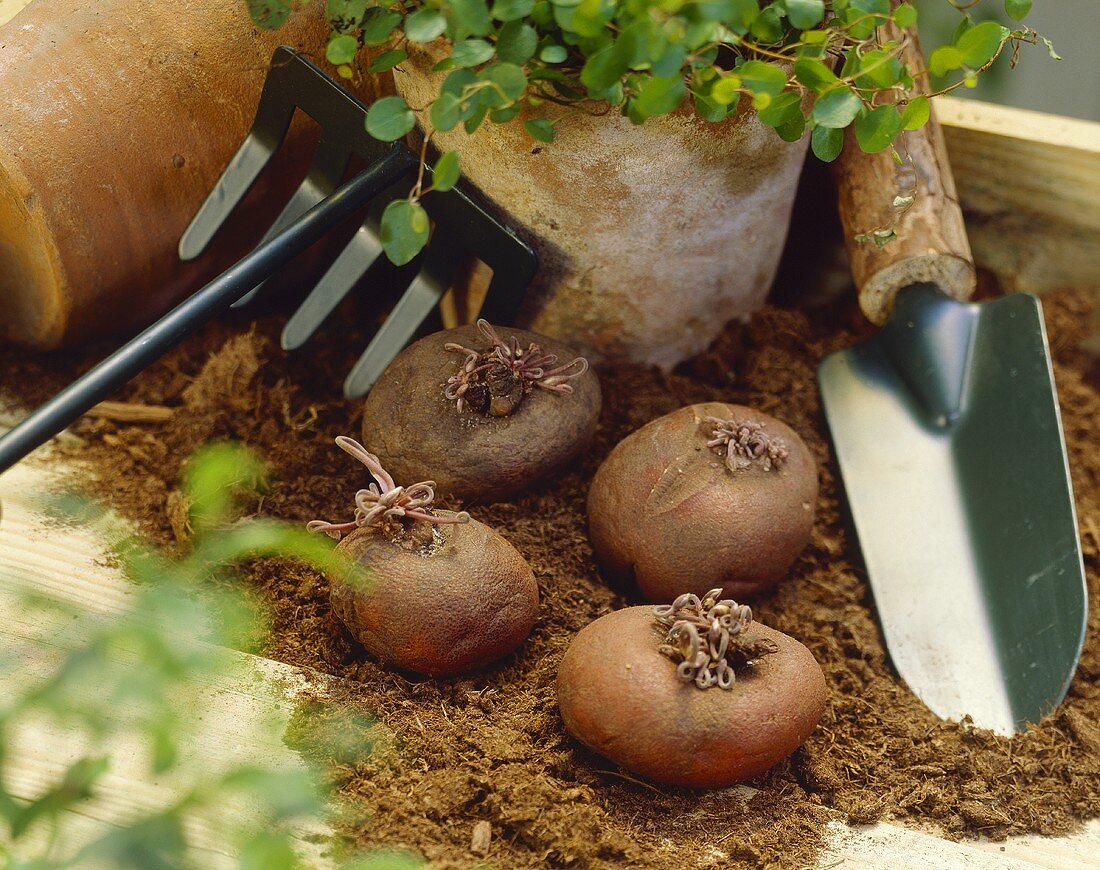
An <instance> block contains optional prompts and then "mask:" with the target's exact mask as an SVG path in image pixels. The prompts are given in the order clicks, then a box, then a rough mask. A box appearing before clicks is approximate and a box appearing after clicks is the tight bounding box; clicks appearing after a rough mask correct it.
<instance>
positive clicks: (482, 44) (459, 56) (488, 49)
mask: <svg viewBox="0 0 1100 870" xmlns="http://www.w3.org/2000/svg"><path fill="white" fill-rule="evenodd" d="M493 52H494V49H493V44H492V43H491V42H486V41H485V40H484V39H465V40H463V41H462V42H460V43H458V44H457V45H455V47H454V48H453V49H451V60H453V61H454V62H455V66H460V67H470V66H477V65H478V64H483V63H485V61H487V60H489V59H490V58H491V57H492V56H493Z"/></svg>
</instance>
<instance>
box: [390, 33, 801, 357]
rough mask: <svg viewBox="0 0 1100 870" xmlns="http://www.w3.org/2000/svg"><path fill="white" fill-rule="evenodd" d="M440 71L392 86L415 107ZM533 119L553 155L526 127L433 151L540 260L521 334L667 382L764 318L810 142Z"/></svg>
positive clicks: (715, 127)
mask: <svg viewBox="0 0 1100 870" xmlns="http://www.w3.org/2000/svg"><path fill="white" fill-rule="evenodd" d="M431 63H432V60H431V59H430V58H429V56H428V55H427V54H419V55H416V56H414V57H413V58H412V59H410V61H408V62H406V63H405V64H403V65H402V68H401V70H400V71H397V72H396V73H395V76H394V78H395V82H396V85H397V89H398V91H399V93H401V94H402V95H403V96H404V97H405V98H406V100H407V101H408V103H409V105H411V106H413V107H418V106H424V105H426V104H427V103H428V102H429V101H430V100H431V99H432V98H433V97H434V96H435V95H436V94H437V93H438V86H439V82H440V80H441V74H436V73H432V72H431V71H430V65H431ZM539 112H540V117H546V118H549V119H551V120H554V122H555V130H556V139H555V141H554V142H553V143H551V144H543V143H539V142H536V141H534V140H533V139H531V138H530V137H529V136H528V135H527V133H526V132H525V131H524V130H523V127H522V125H521V124H518V123H512V124H493V123H488V122H487V123H485V124H483V125H482V126H481V128H480V129H479V130H478V131H477V132H476V133H475V134H474V135H473V136H467V135H466V134H465V133H464V132H463V131H462V130H461V128H459V129H457V130H455V131H451V132H449V133H446V134H440V133H437V134H435V135H434V136H433V142H434V143H435V144H436V145H438V146H439V148H440V149H443V150H447V149H452V148H453V149H457V150H458V151H459V152H460V153H461V156H462V167H463V171H464V173H465V175H466V178H467V180H468V181H470V182H472V183H473V184H475V185H476V186H477V187H479V188H480V189H481V190H482V191H484V192H485V193H486V194H487V195H488V196H489V197H491V198H492V199H493V200H494V201H495V202H496V203H497V204H498V206H499V208H500V209H501V210H503V214H504V217H506V218H507V219H508V220H509V221H510V222H512V223H513V224H515V225H516V226H517V227H518V228H519V230H520V233H521V234H522V235H523V236H524V237H525V238H527V239H528V241H530V242H531V243H532V244H533V245H534V246H535V248H536V249H537V250H538V254H539V272H538V275H537V277H536V279H535V283H534V285H533V286H532V289H531V291H530V294H529V296H528V298H527V300H526V302H525V307H524V312H523V315H522V320H521V325H523V326H524V327H526V328H529V329H532V330H535V331H536V332H541V333H544V334H546V335H550V336H553V337H555V338H559V339H561V340H562V341H566V342H568V343H569V344H571V345H573V346H574V347H577V348H579V349H582V350H583V351H584V352H585V353H586V354H588V355H590V356H591V357H593V358H594V359H597V360H623V361H626V360H629V361H638V362H645V363H653V364H656V365H658V366H661V367H662V368H664V369H669V368H671V367H672V366H674V365H675V364H676V363H678V362H680V361H681V360H683V359H685V358H687V357H689V356H691V355H693V354H695V353H698V352H700V351H702V350H703V349H705V348H706V347H707V346H708V345H709V344H710V342H711V341H712V340H713V339H714V338H715V336H717V334H718V333H719V331H720V330H721V329H722V327H723V326H724V325H725V324H726V323H728V322H729V321H730V320H732V319H734V318H738V317H743V316H745V315H747V314H750V313H751V312H753V311H754V310H756V309H757V308H759V307H760V305H761V304H762V303H763V302H764V299H765V297H766V295H767V293H768V289H769V288H770V287H771V284H772V280H773V278H774V277H775V270H776V267H777V264H778V261H779V256H780V253H781V251H782V248H783V243H784V240H785V239H786V235H787V223H788V220H789V218H790V212H791V206H792V204H793V201H794V195H795V189H796V186H797V184H798V176H799V171H800V169H801V166H802V161H803V159H804V157H805V153H806V144H807V139H806V138H804V139H803V140H802V141H801V142H796V143H793V144H787V143H784V142H782V141H781V140H780V139H779V137H778V136H776V134H775V132H774V131H773V130H771V129H769V128H767V127H765V126H764V125H763V124H761V123H760V122H759V121H758V120H757V118H756V116H755V114H754V113H752V112H747V111H742V112H740V113H739V114H738V115H736V116H735V117H734V118H731V119H729V120H728V121H726V122H723V123H721V124H708V123H706V122H704V121H701V120H699V119H698V118H695V117H694V116H692V115H691V114H689V113H688V112H685V111H681V112H680V113H677V114H676V115H673V116H666V117H662V118H652V119H650V120H648V121H647V122H646V123H645V124H643V125H641V126H635V125H634V124H632V123H630V121H628V120H627V119H625V118H623V117H621V116H620V115H618V114H617V113H609V114H603V115H596V114H589V113H586V112H584V111H580V110H576V109H569V108H564V107H556V106H549V105H547V106H545V107H541V108H540V109H539ZM807 138H808V137H807Z"/></svg>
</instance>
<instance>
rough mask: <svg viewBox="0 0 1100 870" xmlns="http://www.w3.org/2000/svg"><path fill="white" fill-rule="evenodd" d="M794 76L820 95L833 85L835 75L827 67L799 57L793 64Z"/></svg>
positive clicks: (835, 79)
mask: <svg viewBox="0 0 1100 870" xmlns="http://www.w3.org/2000/svg"><path fill="white" fill-rule="evenodd" d="M794 75H795V78H797V79H798V80H799V81H800V82H802V84H804V85H805V86H806V87H808V88H809V89H810V90H812V91H817V92H818V93H820V92H821V91H824V90H825V89H826V88H829V87H831V86H832V85H835V84H836V83H837V81H838V79H837V77H836V75H835V74H834V73H833V71H832V70H831V69H829V67H828V66H826V65H825V64H824V63H822V62H821V61H819V60H816V59H814V58H812V57H800V58H799V59H798V60H796V61H795V62H794Z"/></svg>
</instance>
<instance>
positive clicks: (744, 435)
mask: <svg viewBox="0 0 1100 870" xmlns="http://www.w3.org/2000/svg"><path fill="white" fill-rule="evenodd" d="M705 422H707V423H709V424H710V425H711V426H713V427H714V428H713V431H712V432H711V435H710V438H711V440H710V441H708V442H707V447H712V448H715V449H716V450H717V451H718V453H719V455H721V454H723V453H724V454H725V458H726V467H727V468H729V470H730V471H740V470H741V469H743V468H748V467H749V466H750V465H752V464H753V463H754V462H758V463H760V465H762V466H763V468H764V470H765V471H771V470H772V469H773V468H777V469H778V468H782V467H783V463H784V462H786V461H787V459H788V457H789V456H790V455H791V452H790V449H789V448H788V447H787V442H786V441H784V440H783V439H782V438H775V437H773V436H771V435H769V434H768V433H767V432H765V431H764V424H763V423H757V422H754V421H752V420H746V421H744V422H737V421H736V420H723V419H721V418H720V417H707V418H706V420H705Z"/></svg>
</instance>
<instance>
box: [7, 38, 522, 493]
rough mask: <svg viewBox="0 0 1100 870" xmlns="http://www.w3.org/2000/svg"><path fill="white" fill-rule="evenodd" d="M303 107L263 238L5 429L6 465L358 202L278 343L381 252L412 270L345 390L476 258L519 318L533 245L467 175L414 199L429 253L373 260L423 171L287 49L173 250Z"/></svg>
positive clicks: (211, 224)
mask: <svg viewBox="0 0 1100 870" xmlns="http://www.w3.org/2000/svg"><path fill="white" fill-rule="evenodd" d="M299 109H300V110H301V111H303V112H305V113H306V114H307V115H309V116H310V117H312V118H313V119H314V120H315V121H317V123H318V125H319V126H320V128H321V135H320V139H319V141H318V144H317V149H316V151H315V153H314V157H313V162H312V164H311V165H310V167H309V171H308V172H307V173H306V177H305V179H304V180H303V181H302V183H301V185H300V186H299V187H298V189H297V190H296V191H295V193H294V195H293V196H292V197H291V199H290V200H289V201H288V202H287V204H286V205H285V207H284V208H283V210H282V212H281V213H280V214H279V216H278V218H276V220H275V222H274V223H273V224H272V226H271V227H270V229H269V230H268V231H267V233H266V234H265V235H264V238H263V239H262V240H261V242H260V244H259V245H258V246H257V247H256V248H255V250H253V251H252V252H251V253H249V254H248V255H246V256H245V257H244V258H243V259H241V260H240V261H239V262H238V263H236V264H235V265H234V266H231V267H230V268H229V269H227V270H226V271H225V272H223V273H222V274H221V275H219V276H218V277H217V278H215V279H214V280H213V281H211V282H210V283H209V284H207V285H206V286H205V287H203V288H202V289H201V290H199V291H197V292H196V293H195V294H193V295H192V296H190V297H188V298H187V299H186V300H184V301H183V302H182V303H180V304H179V305H178V306H176V308H174V309H172V310H171V311H170V312H168V313H167V314H166V315H164V316H163V317H162V318H161V319H160V320H158V321H157V322H156V323H154V324H153V325H152V326H149V327H148V328H147V329H145V330H144V331H143V332H141V333H140V334H139V335H138V336H136V337H135V338H134V339H132V340H131V341H129V342H128V343H127V344H125V345H124V346H123V347H121V348H120V349H119V350H117V351H115V352H114V353H113V354H111V355H110V356H108V357H107V358H106V359H105V360H103V362H101V363H100V364H99V365H97V366H96V367H95V368H93V369H91V370H90V371H89V372H88V373H87V374H85V375H83V376H82V377H80V378H79V379H77V380H76V381H74V382H73V383H72V384H70V385H69V386H68V387H66V388H65V389H64V390H62V391H61V392H60V393H58V394H57V395H56V396H54V397H53V398H52V399H50V400H49V401H48V402H46V403H45V404H44V405H42V406H41V407H40V408H38V409H37V410H36V411H34V412H33V413H31V414H30V415H29V416H28V417H27V418H26V419H25V420H23V421H22V422H21V423H20V424H19V425H17V426H16V427H15V428H13V429H12V430H11V431H10V432H8V433H7V434H6V435H4V436H3V437H0V472H2V471H4V470H6V469H8V468H10V467H11V466H12V465H14V464H15V463H16V462H18V461H19V460H20V459H22V458H23V457H24V456H26V455H27V454H28V453H30V452H31V451H32V450H34V449H35V448H36V447H38V446H40V445H41V444H44V443H45V442H46V441H48V440H49V439H50V438H52V437H53V436H54V435H56V434H57V433H58V432H60V431H61V430H62V429H64V428H65V427H66V426H68V425H69V424H70V423H72V422H73V421H74V420H76V419H77V418H79V417H80V416H81V415H82V414H84V413H85V412H87V411H88V410H89V409H90V408H92V407H93V406H94V405H96V404H97V403H99V402H101V401H103V400H104V399H106V398H108V397H109V396H110V395H111V394H112V393H114V392H115V390H117V389H118V388H120V387H121V386H123V385H124V384H125V383H127V382H128V381H129V380H131V379H132V378H134V377H135V376H136V375H138V374H139V373H140V372H141V371H143V370H144V369H145V368H147V367H148V366H149V365H151V364H152V363H153V362H155V361H156V360H157V359H159V358H160V357H161V356H162V355H163V354H165V353H166V352H167V351H168V350H170V349H171V348H173V347H175V346H176V345H177V344H179V343H180V342H181V341H183V339H184V338H186V337H187V336H188V335H190V334H191V333H193V332H195V331H196V330H197V329H199V328H200V327H201V326H203V325H204V324H205V323H207V322H208V321H210V320H212V319H213V318H214V317H215V316H217V314H219V313H220V312H222V311H224V310H225V309H226V308H227V307H229V306H231V305H232V306H238V305H243V304H246V303H247V302H249V301H251V300H252V299H254V298H255V297H256V296H257V295H258V294H259V293H260V292H261V290H262V285H263V282H264V281H266V280H267V279H268V278H269V277H270V276H271V275H273V274H275V273H276V272H277V271H279V270H280V269H282V268H283V267H284V266H286V265H287V264H288V263H289V262H290V261H291V260H293V259H294V258H295V257H297V256H298V255H299V254H301V253H302V252H303V251H305V250H306V249H307V248H309V247H310V246H311V245H312V244H314V243H315V242H316V241H318V240H319V239H320V238H321V237H323V236H324V235H325V234H326V233H327V232H329V231H331V230H332V229H334V228H335V227H337V226H339V225H340V224H342V223H343V222H344V221H346V220H348V219H350V218H352V217H354V216H356V215H357V214H359V213H360V212H362V211H363V210H364V209H366V210H367V216H366V218H365V219H364V220H363V222H362V224H361V225H360V227H359V228H358V230H357V231H356V232H355V234H354V236H353V237H352V239H351V241H350V242H349V243H348V244H347V245H346V246H345V248H344V249H343V251H341V253H340V254H339V255H338V256H337V257H336V259H335V260H334V261H333V263H332V264H331V266H329V268H328V270H327V271H326V272H325V274H324V276H323V277H322V278H321V280H320V281H319V282H318V284H317V285H316V286H315V287H314V288H313V290H312V291H311V292H310V293H309V294H308V295H307V296H306V298H305V300H304V301H303V302H302V303H301V305H300V306H299V307H298V309H297V310H296V311H295V312H294V314H293V315H292V316H291V318H290V319H289V320H288V322H287V324H286V327H285V328H284V330H283V334H282V341H281V343H282V346H283V348H284V349H287V350H292V349H294V348H297V347H300V346H301V345H303V344H304V343H305V342H307V341H308V340H309V339H310V338H311V337H312V336H313V334H314V333H315V332H316V331H317V329H318V328H319V327H320V326H321V325H322V323H324V322H325V321H326V320H327V319H328V318H329V316H330V315H331V314H332V313H333V311H334V310H335V309H336V307H337V305H338V304H339V303H340V301H341V300H342V299H344V298H345V297H346V296H347V295H348V293H349V292H351V290H352V289H353V288H354V287H355V285H356V284H357V283H358V282H359V280H360V278H362V277H363V276H364V275H365V274H366V272H367V271H368V269H370V268H371V266H372V265H373V264H375V263H376V262H378V264H379V267H380V271H381V272H383V273H385V274H386V275H387V276H388V280H389V281H393V280H401V279H402V278H403V277H407V276H408V275H409V274H412V275H413V277H412V279H411V281H410V282H409V283H408V285H407V287H406V289H405V291H404V293H403V294H402V296H401V298H400V299H399V300H398V302H397V304H396V305H395V306H394V308H393V310H392V311H391V312H390V314H389V316H388V317H387V318H386V320H385V321H384V322H383V324H382V326H381V327H380V328H379V330H378V332H377V333H376V334H375V335H374V337H373V339H372V340H371V342H370V343H369V345H368V346H367V348H366V350H365V351H364V352H363V354H362V356H361V357H360V358H359V360H358V362H357V363H356V364H355V366H354V367H353V368H352V370H351V372H350V373H349V374H348V376H347V379H346V381H345V383H344V393H345V395H346V396H347V397H348V398H356V397H359V396H362V395H365V394H366V393H367V392H368V391H369V390H370V388H371V386H372V385H373V384H374V381H375V380H376V379H377V377H378V376H379V375H380V374H381V373H382V371H383V370H384V369H385V367H386V366H387V365H388V364H389V363H390V361H391V360H392V359H393V358H394V356H396V355H397V353H398V352H399V351H400V350H401V348H402V347H404V346H405V344H406V343H407V342H408V341H409V339H410V338H412V336H413V335H414V334H415V332H416V330H417V328H418V327H419V326H420V325H421V323H422V322H423V321H424V319H425V318H426V317H427V316H428V315H429V314H430V313H431V311H432V310H433V309H434V308H435V306H436V305H437V304H438V302H439V300H440V298H441V297H442V296H443V294H444V293H445V292H446V291H447V289H448V287H449V286H450V284H451V282H452V280H453V278H454V276H455V274H456V272H457V270H458V268H459V266H460V265H461V264H462V263H463V262H464V261H466V260H467V259H468V258H470V257H475V258H477V259H479V260H481V261H482V262H483V263H485V265H486V266H488V267H489V268H490V269H491V270H492V273H493V275H492V279H491V281H490V283H489V287H488V291H487V293H486V297H485V301H484V303H483V305H482V309H481V316H482V317H485V318H486V319H488V320H490V321H491V322H493V323H505V324H507V323H511V322H513V321H514V319H515V317H516V313H517V311H518V309H519V305H520V302H521V301H522V296H523V293H524V291H525V290H526V288H527V285H528V284H529V283H530V281H531V278H532V276H533V275H534V272H535V267H536V260H535V254H534V251H533V250H532V249H531V248H530V246H528V245H527V244H526V243H525V242H523V241H522V240H521V239H520V238H519V237H518V236H517V235H516V234H515V232H514V231H512V230H511V229H510V228H509V227H506V226H504V225H503V224H501V223H499V222H498V221H497V220H495V219H494V218H493V217H491V216H490V215H489V214H488V213H487V212H486V211H485V210H484V209H483V208H482V207H481V206H480V205H478V204H477V203H476V202H474V201H473V200H472V199H471V198H470V197H469V196H468V195H467V194H466V193H465V192H464V191H463V190H462V188H461V186H456V187H454V188H452V189H451V190H448V191H445V192H440V191H432V192H430V193H428V194H426V195H425V196H424V197H423V199H422V201H421V205H423V207H424V209H425V211H427V213H428V216H429V218H430V220H431V223H432V232H431V236H430V238H429V241H428V244H427V246H426V248H425V250H424V251H423V252H422V253H421V254H420V256H419V257H418V258H417V260H414V261H413V263H412V264H411V266H410V267H409V268H408V269H407V270H406V269H403V270H397V269H396V267H392V266H391V264H389V263H388V262H381V259H382V257H383V253H382V245H381V241H380V238H379V231H378V228H377V227H378V216H379V215H380V214H381V210H382V209H383V208H384V207H385V205H386V204H387V203H389V202H391V201H393V200H394V199H396V198H398V197H403V196H407V195H408V192H409V190H410V189H411V187H412V184H413V181H414V179H415V176H416V175H417V173H418V171H419V170H420V161H419V158H418V157H417V156H416V155H414V154H413V153H412V152H411V151H410V150H409V149H408V148H407V147H405V146H404V145H403V144H401V143H392V144H388V143H381V142H378V141H377V140H375V139H373V138H372V137H371V136H369V135H368V134H367V132H366V126H365V123H366V114H367V107H366V106H365V105H364V104H363V103H362V102H360V101H359V100H357V99H356V98H355V97H353V96H352V95H350V94H348V93H347V92H346V91H345V90H344V89H343V88H341V87H340V86H339V85H338V84H337V83H336V82H334V81H333V80H332V79H331V78H329V77H328V76H327V75H326V74H325V73H323V72H322V71H321V70H320V69H319V68H318V67H317V66H316V65H315V64H313V63H312V62H310V61H309V60H308V59H307V58H305V57H302V56H301V55H299V54H297V53H296V52H295V51H294V50H292V49H290V48H288V47H286V46H282V47H280V48H278V49H276V50H275V53H274V55H273V56H272V62H271V70H270V71H269V73H268V75H267V79H266V80H265V82H264V87H263V91H262V93H261V95H260V104H259V107H258V109H257V112H256V119H255V121H254V122H253V124H252V128H251V130H250V131H249V133H248V136H247V137H246V138H245V140H244V142H243V143H242V144H241V146H240V148H239V149H238V150H237V153H236V154H235V155H234V156H233V159H232V160H231V161H230V163H229V166H228V167H227V168H226V170H225V171H224V172H223V173H222V175H221V177H220V178H219V179H218V182H217V184H216V185H215V187H214V189H213V190H212V191H211V193H210V195H209V196H208V197H207V199H206V201H205V202H204V203H203V205H202V207H201V208H200V209H199V212H198V214H196V215H195V218H194V219H193V220H192V221H191V224H190V226H188V228H187V230H186V231H185V232H184V235H183V237H182V239H181V240H180V246H179V252H180V257H181V259H184V260H189V259H193V258H195V257H197V256H199V255H200V254H201V253H202V252H203V250H204V249H205V248H206V246H207V244H208V243H209V242H210V240H211V239H212V238H213V236H214V235H215V234H216V233H217V232H218V230H219V229H220V228H221V227H222V226H223V225H224V223H225V222H226V221H227V220H228V219H229V217H230V215H231V213H232V212H233V210H234V208H235V207H236V206H237V205H238V204H239V203H240V202H241V200H242V199H243V198H244V197H245V195H246V194H247V193H248V191H249V189H250V188H251V187H252V185H253V183H254V182H255V181H256V179H257V178H258V177H259V175H260V173H261V172H262V171H263V169H264V168H265V167H266V166H267V164H268V162H269V161H270V160H271V158H272V156H273V155H274V154H275V152H276V151H277V150H278V148H279V146H280V145H281V144H282V141H283V139H284V137H285V136H286V132H287V129H288V128H289V126H290V122H291V119H292V118H293V116H294V113H295V111H296V110H299ZM353 157H358V158H360V159H362V160H363V161H365V163H366V168H365V169H364V170H363V171H361V172H359V173H358V174H356V175H355V176H354V177H352V178H351V179H350V180H348V181H345V182H344V183H342V184H341V183H340V182H341V179H342V178H343V177H344V175H345V173H346V172H347V168H348V166H349V164H350V163H351V161H352V158H353ZM431 171H432V168H431V166H430V165H426V166H425V167H424V173H425V177H426V180H427V181H430V179H431ZM338 185H339V186H338ZM381 283H385V282H381ZM367 289H368V290H370V289H371V288H369V287H368V288H367ZM376 289H377V288H376Z"/></svg>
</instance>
